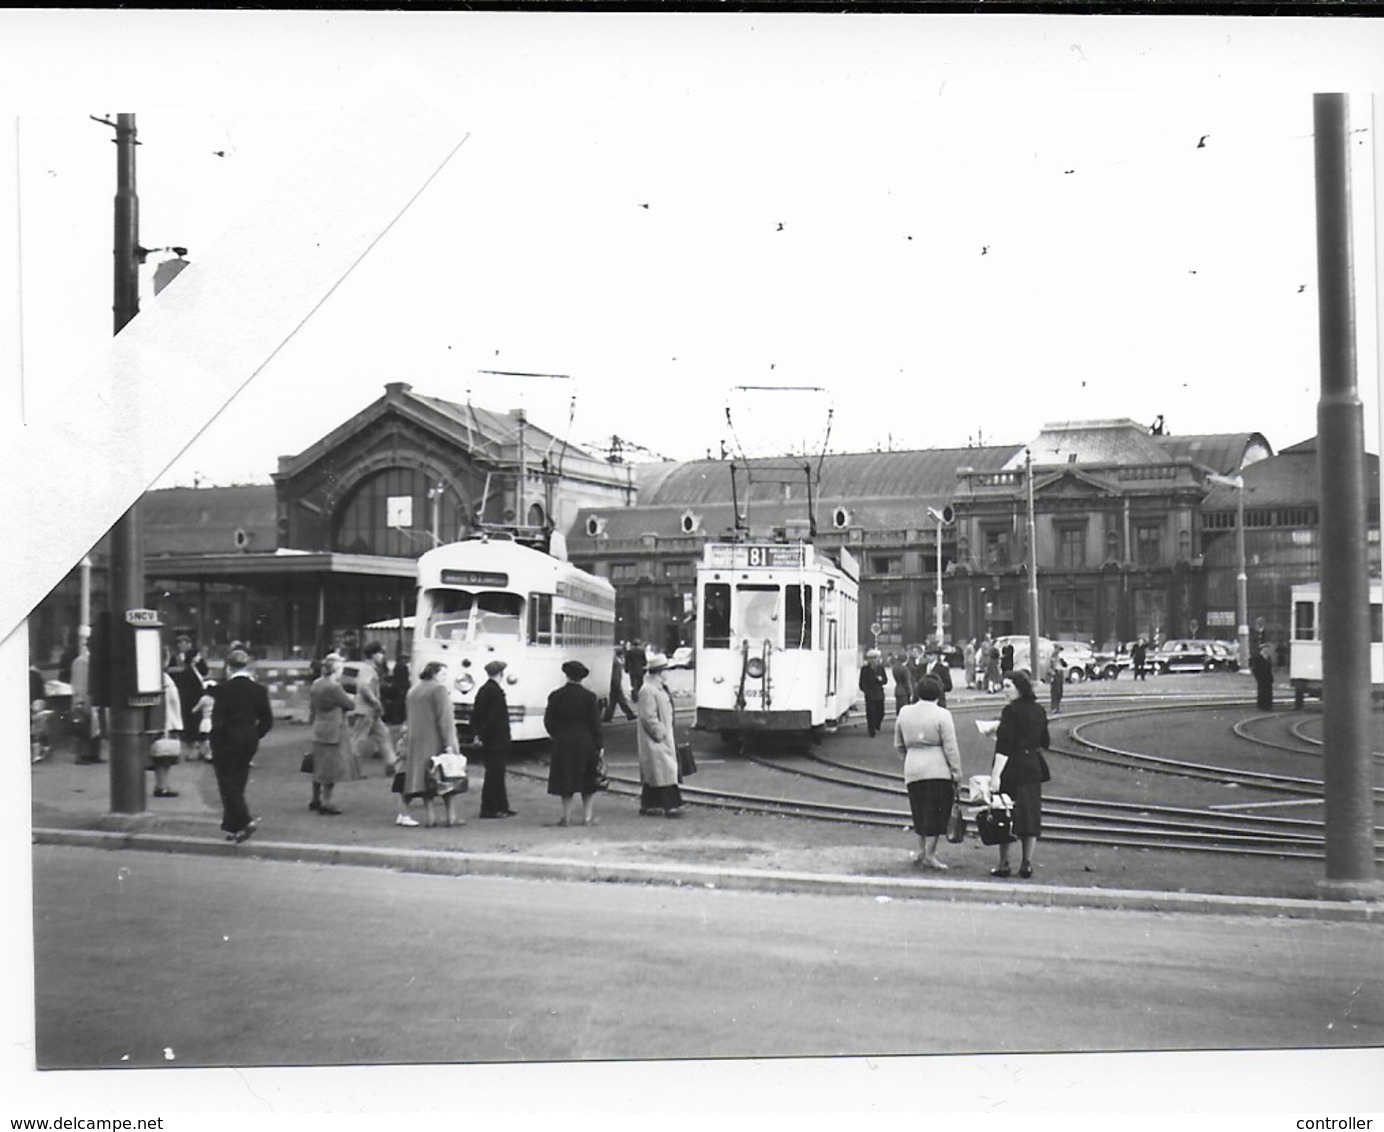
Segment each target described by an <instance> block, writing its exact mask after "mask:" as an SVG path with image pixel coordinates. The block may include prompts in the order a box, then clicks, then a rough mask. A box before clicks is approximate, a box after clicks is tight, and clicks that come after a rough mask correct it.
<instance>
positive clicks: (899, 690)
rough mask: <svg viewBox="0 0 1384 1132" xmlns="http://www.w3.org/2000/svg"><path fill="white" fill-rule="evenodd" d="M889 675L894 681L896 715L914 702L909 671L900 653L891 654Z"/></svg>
mask: <svg viewBox="0 0 1384 1132" xmlns="http://www.w3.org/2000/svg"><path fill="white" fill-rule="evenodd" d="M889 675H890V677H891V678H892V679H893V681H894V715H895V717H897V716H898V714H899V712H901V711H903V709H904V708H905V707H907V706H908V705H909V704H911V703H912V702H913V689H912V688H910V687H909V686H908V669H907V668H905V667H904V663H903V657H902V656H901V655H899V654H898V653H890V654H889Z"/></svg>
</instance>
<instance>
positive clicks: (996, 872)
mask: <svg viewBox="0 0 1384 1132" xmlns="http://www.w3.org/2000/svg"><path fill="white" fill-rule="evenodd" d="M990 875H991V876H992V877H1007V876H1008V875H1009V866H1008V865H1005V866H1004V868H1002V869H991V870H990Z"/></svg>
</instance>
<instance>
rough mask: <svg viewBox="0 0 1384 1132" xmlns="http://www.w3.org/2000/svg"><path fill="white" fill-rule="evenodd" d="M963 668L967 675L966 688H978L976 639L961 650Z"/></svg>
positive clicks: (971, 639) (971, 640)
mask: <svg viewBox="0 0 1384 1132" xmlns="http://www.w3.org/2000/svg"><path fill="white" fill-rule="evenodd" d="M961 667H962V670H963V671H964V672H965V675H966V687H967V688H974V687H975V686H976V640H975V638H974V637H972V638H970V639H969V640H968V641H967V642H966V646H965V648H963V649H962V650H961Z"/></svg>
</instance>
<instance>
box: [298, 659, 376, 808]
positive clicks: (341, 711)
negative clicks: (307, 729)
mask: <svg viewBox="0 0 1384 1132" xmlns="http://www.w3.org/2000/svg"><path fill="white" fill-rule="evenodd" d="M355 706H356V701H355V698H354V697H353V696H352V695H351V693H350V692H348V691H346V689H345V688H343V687H342V686H341V658H340V657H338V656H336V655H335V654H332V655H329V656H327V657H326V658H324V659H323V661H322V675H321V676H319V677H318V678H317V679H316V680H314V681H313V682H312V688H311V689H310V690H309V692H308V722H309V723H311V724H312V801H311V802H309V803H308V809H310V810H316V811H317V812H318V813H319V814H326V815H329V816H330V815H334V814H339V813H341V811H340V810H338V809H337V808H336V807H335V806H334V805H333V804H332V791H333V790H334V789H335V787H336V784H337V783H338V782H354V781H355V780H356V779H358V778H361V777H363V776H362V775H361V773H360V764H359V762H358V761H357V760H356V751H355V747H353V746H352V744H351V732H350V729H349V728H348V727H347V726H346V713H347V712H348V711H352V710H354V708H355Z"/></svg>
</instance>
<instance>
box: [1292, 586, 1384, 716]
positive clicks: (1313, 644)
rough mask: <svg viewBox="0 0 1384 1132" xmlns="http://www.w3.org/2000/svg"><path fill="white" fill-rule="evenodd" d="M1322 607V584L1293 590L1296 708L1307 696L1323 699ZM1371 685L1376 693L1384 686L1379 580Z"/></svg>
mask: <svg viewBox="0 0 1384 1132" xmlns="http://www.w3.org/2000/svg"><path fill="white" fill-rule="evenodd" d="M1321 604H1322V587H1321V583H1320V582H1306V583H1303V584H1302V585H1297V586H1294V587H1293V620H1292V639H1291V641H1290V642H1289V658H1288V677H1289V682H1290V683H1291V684H1292V686H1293V698H1294V700H1295V702H1296V706H1297V707H1302V701H1303V699H1304V698H1305V697H1306V696H1317V697H1320V696H1321V694H1322V632H1321V628H1322V611H1321ZM1370 684H1371V685H1373V687H1374V688H1375V691H1376V692H1378V691H1379V690H1380V689H1381V687H1384V604H1382V603H1381V584H1380V579H1378V578H1372V579H1371V580H1370Z"/></svg>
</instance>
